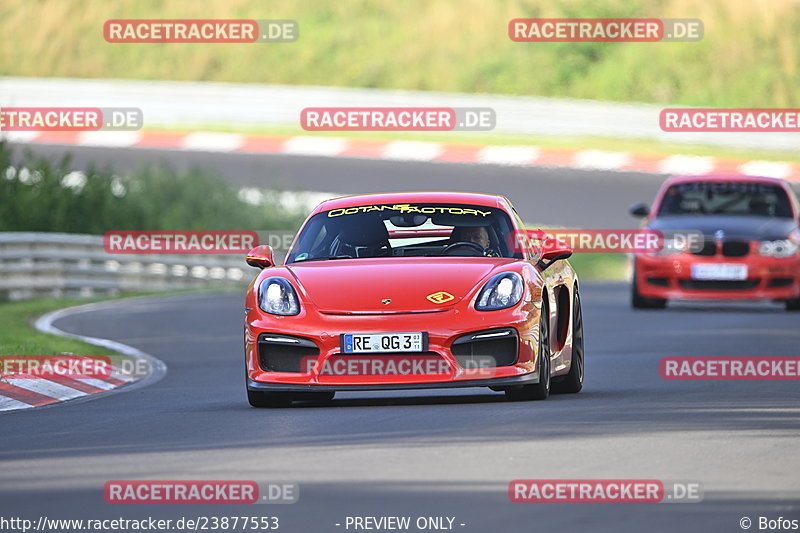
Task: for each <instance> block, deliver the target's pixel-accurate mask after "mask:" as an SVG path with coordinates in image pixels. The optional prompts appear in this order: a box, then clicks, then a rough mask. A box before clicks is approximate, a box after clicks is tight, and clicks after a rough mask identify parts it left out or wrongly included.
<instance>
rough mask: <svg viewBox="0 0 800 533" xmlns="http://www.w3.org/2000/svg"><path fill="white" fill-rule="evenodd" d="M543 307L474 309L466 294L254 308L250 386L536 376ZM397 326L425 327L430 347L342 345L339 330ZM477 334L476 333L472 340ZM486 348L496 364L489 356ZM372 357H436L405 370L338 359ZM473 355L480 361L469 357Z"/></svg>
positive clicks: (475, 382) (468, 382) (402, 384)
mask: <svg viewBox="0 0 800 533" xmlns="http://www.w3.org/2000/svg"><path fill="white" fill-rule="evenodd" d="M538 314H539V313H538V309H537V308H536V307H535V306H534V305H533V304H532V303H525V302H523V303H522V304H520V305H518V306H516V307H514V308H511V309H505V310H500V311H489V312H480V311H475V310H474V309H469V308H468V307H467V305H466V302H462V303H461V304H460V305H456V306H453V307H450V308H447V309H444V310H441V311H436V312H420V313H392V314H389V313H381V314H334V313H325V312H321V311H319V310H318V309H317V308H315V307H314V306H312V305H306V306H304V307H303V309H302V311H301V313H300V314H299V315H297V316H291V317H283V316H274V315H269V314H267V313H263V312H262V311H261V310H260V309H250V310H249V311H248V314H247V322H246V330H245V343H246V344H245V355H246V364H247V378H248V388H249V389H251V390H259V391H325V390H377V389H417V388H440V387H441V388H446V387H475V386H491V387H498V388H501V387H507V386H515V385H523V384H528V383H537V382H538V380H539V375H538V371H539V369H538V367H537V364H536V360H537V358H536V356H535V355H536V354H537V353H538V336H539V331H538V330H539V327H538V323H539V322H538V320H539V316H538ZM393 332H425V333H426V334H427V347H426V349H425V350H424V352H419V353H408V354H404V353H386V354H382V353H375V354H369V355H365V354H344V353H342V347H341V342H340V335H341V334H345V333H355V334H368V333H393ZM475 334H478V338H479V340H475V341H472V340H471V339H472V338H473V337H474V336H475ZM454 343H455V344H454ZM490 343H491V345H490ZM488 355H491V357H492V359H491V360H492V361H494V363H493V364H494V365H496V366H492V365H487V364H486V360H487V357H485V356H488ZM368 357H374V358H377V359H382V360H386V359H387V358H391V359H392V360H393V361H395V362H396V361H398V360H399V361H402V360H403V359H408V360H414V359H420V358H425V359H428V360H430V361H433V362H436V363H437V364H434V365H430V366H428V367H426V370H427V369H432V370H433V371H432V372H427V371H426V372H418V370H419V368H420V367H419V366H417V367H414V366H413V365H407V366H406V367H403V365H397V366H398V368H399V370H400V371H398V372H391V373H374V372H370V371H366V372H362V371H357V372H352V370H353V366H350V367H348V366H347V365H345V364H337V361H340V360H342V359H344V360H348V359H351V358H358V359H359V360H360V361H363V360H364V358H368ZM471 358H472V359H471ZM475 358H477V359H475ZM473 360H477V361H479V364H478V365H472V364H470V361H473ZM326 369H327V371H326ZM330 369H339V370H342V371H333V372H331V371H330ZM403 370H407V371H403Z"/></svg>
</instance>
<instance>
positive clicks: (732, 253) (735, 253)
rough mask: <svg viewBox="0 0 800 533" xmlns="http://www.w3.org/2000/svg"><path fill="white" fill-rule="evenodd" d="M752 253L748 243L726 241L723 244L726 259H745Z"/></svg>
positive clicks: (723, 253)
mask: <svg viewBox="0 0 800 533" xmlns="http://www.w3.org/2000/svg"><path fill="white" fill-rule="evenodd" d="M748 253H750V243H749V242H747V241H725V242H724V243H722V255H724V256H725V257H744V256H746V255H747V254H748Z"/></svg>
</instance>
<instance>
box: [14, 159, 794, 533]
mask: <svg viewBox="0 0 800 533" xmlns="http://www.w3.org/2000/svg"><path fill="white" fill-rule="evenodd" d="M32 149H33V150H34V151H35V152H38V153H42V154H49V155H56V154H57V153H59V152H61V151H64V150H66V148H63V147H42V146H37V147H32ZM73 151H74V152H75V158H74V163H75V166H76V168H82V167H83V166H85V165H87V164H88V162H89V161H90V160H94V161H96V162H100V163H101V164H104V163H105V164H109V165H113V166H115V168H117V169H119V170H120V171H124V170H125V169H128V168H131V167H134V166H136V165H138V164H141V163H143V162H144V161H145V160H149V161H153V160H158V159H159V158H163V159H164V160H168V161H169V163H170V164H173V165H175V166H179V167H180V166H203V167H206V168H214V169H217V170H219V171H220V172H221V173H222V174H223V175H224V176H225V177H226V178H227V179H229V180H230V181H231V182H233V183H236V184H240V185H254V184H258V185H263V186H267V185H269V184H272V183H278V184H282V185H283V186H285V187H287V188H306V189H309V190H319V191H331V192H341V193H352V192H370V191H379V190H392V189H394V190H412V189H431V188H440V189H454V190H474V191H486V192H495V193H499V194H505V195H507V196H509V197H510V198H511V199H512V201H513V202H514V203H515V204H516V206H517V208H518V209H519V210H520V212H521V214H522V215H523V217H524V218H525V219H527V220H537V221H543V222H547V223H553V224H562V225H566V226H570V227H590V228H591V227H598V228H602V227H605V228H627V227H635V225H636V221H635V220H634V219H631V218H629V217H628V215H627V212H626V211H627V206H628V205H629V204H630V203H632V202H634V201H637V200H643V201H650V200H651V199H652V197H653V194H654V192H655V190H656V188H657V186H658V185H659V184H660V182H661V180H662V177H661V176H649V175H643V174H632V173H613V172H601V171H596V172H589V171H576V170H570V169H538V168H532V167H531V168H520V167H496V166H471V165H463V164H426V163H398V162H386V161H367V160H353V159H331V158H316V157H293V156H266V155H257V156H256V155H252V156H250V155H242V154H207V153H190V152H155V151H150V150H136V149H128V150H119V149H97V148H77V149H74V150H73ZM582 295H583V300H584V313H585V318H584V321H585V326H586V337H587V346H586V348H587V361H586V373H587V382H586V386H585V388H584V391H583V392H582V393H580V394H578V395H574V396H554V397H551V398H550V399H549V400H547V401H545V402H521V403H513V402H507V401H506V400H505V398H504V396H503V395H502V394H500V393H494V392H491V391H489V390H488V389H464V390H461V391H408V392H391V393H384V392H380V393H379V392H363V393H345V394H339V395H337V397H336V399H335V400H334V401H333V402H332V403H331V404H329V405H321V404H309V403H307V404H302V405H297V406H295V407H292V408H290V409H276V410H258V409H253V408H250V407H249V406H248V404H247V401H246V399H245V394H244V376H243V373H244V370H243V354H242V327H243V314H244V311H243V305H244V296H243V294H242V293H240V292H236V293H214V294H208V293H194V294H184V295H180V296H168V297H148V298H141V299H135V300H129V301H117V302H111V303H109V304H107V306H105V307H104V308H102V309H98V310H93V311H90V312H83V313H80V314H73V315H70V316H66V317H64V318H62V319H60V320H59V321H57V322H56V324H55V325H56V326H57V327H58V328H60V329H62V330H65V331H69V332H73V333H80V334H84V335H90V336H96V337H103V338H110V339H113V340H116V341H119V342H123V343H125V344H129V345H132V346H134V347H136V348H139V349H141V350H143V351H145V352H147V353H149V354H152V355H153V356H155V357H157V358H159V359H161V360H162V361H164V362H165V363H166V365H167V368H168V372H167V374H166V376H165V377H163V379H161V380H159V381H157V382H155V383H152V384H151V385H149V386H146V387H140V388H137V389H133V390H127V391H126V390H124V389H123V390H121V391H118V392H115V393H112V394H109V395H106V396H104V397H101V398H97V399H94V400H91V401H85V402H79V403H66V404H63V405H58V406H54V407H48V408H42V409H31V410H29V411H26V412H9V413H4V414H2V415H0V502H2V503H0V506H2V508H3V510H8V511H13V514H14V515H16V516H20V517H23V518H30V519H33V520H35V519H36V518H38V517H39V516H41V515H46V516H47V517H49V518H117V517H125V518H137V519H141V518H146V517H147V516H154V517H163V518H173V519H174V518H178V517H180V516H190V517H197V516H212V515H217V516H221V515H228V516H233V515H249V516H269V515H271V516H278V517H279V518H280V521H281V528H280V530H281V531H286V532H318V531H319V532H326V531H346V530H345V528H344V527H343V524H344V520H345V518H346V516H356V515H358V516H365V515H369V516H378V515H389V516H400V515H408V516H411V517H414V518H415V517H418V516H451V517H455V526H454V529H455V530H457V531H465V532H473V531H474V532H480V533H485V532H490V531H495V532H505V531H520V530H524V531H563V532H572V531H607V532H615V533H616V532H619V531H652V532H661V531H664V532H667V531H676V532H677V531H680V532H717V531H719V532H726V531H731V532H732V531H741V528H740V526H739V520H740V519H741V518H742V517H745V516H746V517H749V518H751V519H752V520H753V522H754V527H753V528H752V529H753V530H757V520H758V517H759V516H766V517H768V518H771V519H775V518H778V517H779V516H783V517H789V518H800V476H798V472H800V455H799V454H798V451H797V450H798V444H800V402H799V400H800V389H798V387H797V382H796V381H752V382H743V381H738V382H737V381H697V382H692V381H665V380H662V379H661V378H660V376H659V370H658V363H659V360H660V359H661V358H662V357H664V356H670V355H671V356H676V355H689V356H691V355H712V356H730V355H739V356H742V355H765V356H790V355H791V356H797V355H798V351H799V350H800V349H799V348H798V347H799V346H800V328H798V325H797V324H798V315H797V314H791V313H787V312H785V311H784V310H783V307H782V306H779V305H773V304H752V305H751V304H724V305H723V304H701V303H698V304H676V305H671V306H670V307H669V308H668V309H666V310H663V311H634V310H632V309H631V308H630V307H629V305H628V287H627V285H625V284H588V283H587V284H585V285H584V286H583V288H582ZM525 478H528V479H560V478H564V479H606V478H608V479H658V480H663V481H665V482H666V481H678V482H699V483H701V484H702V486H703V488H704V492H705V496H704V501H703V502H701V503H675V504H672V503H661V504H582V505H576V504H514V503H511V502H510V501H509V498H508V494H507V490H508V484H509V482H510V481H512V480H514V479H525ZM130 479H241V480H254V481H257V482H259V483H266V482H292V483H298V484H299V486H300V500H299V502H298V503H296V504H292V505H257V506H252V505H250V506H236V505H228V506H191V505H110V504H107V503H105V501H104V499H103V492H102V489H103V484H104V483H105V482H106V481H109V480H130ZM4 514H11V513H10V512H6V513H4ZM336 524H342V526H337V525H336ZM461 524H464V525H463V526H462V525H461ZM350 531H352V529H351V530H350Z"/></svg>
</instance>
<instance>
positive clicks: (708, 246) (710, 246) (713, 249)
mask: <svg viewBox="0 0 800 533" xmlns="http://www.w3.org/2000/svg"><path fill="white" fill-rule="evenodd" d="M692 253H693V254H694V255H708V256H710V255H715V254H716V253H717V243H716V242H714V241H705V242H704V243H703V247H702V248H701V249H699V250H697V251H694V252H692Z"/></svg>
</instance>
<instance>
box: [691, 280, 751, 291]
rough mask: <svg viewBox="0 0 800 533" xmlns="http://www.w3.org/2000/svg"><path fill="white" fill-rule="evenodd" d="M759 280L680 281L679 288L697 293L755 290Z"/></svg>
mask: <svg viewBox="0 0 800 533" xmlns="http://www.w3.org/2000/svg"><path fill="white" fill-rule="evenodd" d="M758 282H759V280H757V279H746V280H736V281H732V280H730V281H729V280H699V279H682V280H681V281H680V285H681V288H684V289H689V290H698V291H746V290H750V289H755V288H756V287H757V286H758Z"/></svg>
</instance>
